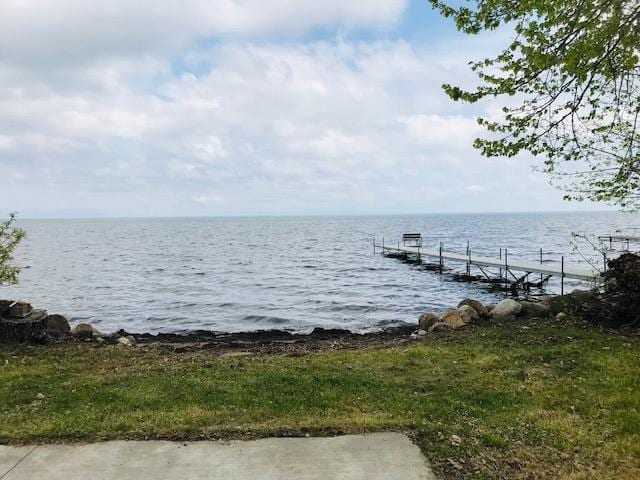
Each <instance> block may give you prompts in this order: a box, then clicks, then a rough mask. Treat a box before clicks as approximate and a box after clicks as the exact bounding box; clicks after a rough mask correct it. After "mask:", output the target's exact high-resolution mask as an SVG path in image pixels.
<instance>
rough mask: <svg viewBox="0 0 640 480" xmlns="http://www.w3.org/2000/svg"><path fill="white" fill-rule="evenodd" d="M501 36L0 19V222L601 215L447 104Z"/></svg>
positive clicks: (385, 13) (417, 26)
mask: <svg viewBox="0 0 640 480" xmlns="http://www.w3.org/2000/svg"><path fill="white" fill-rule="evenodd" d="M510 36H511V32H510V31H508V30H503V31H498V32H494V33H491V34H487V35H482V36H479V37H474V38H470V37H466V36H464V35H462V34H460V33H458V32H456V31H455V29H454V28H453V26H452V24H451V23H450V22H449V21H447V20H445V19H442V18H440V16H439V15H438V14H437V13H436V12H434V11H433V10H432V9H431V7H430V6H428V5H427V4H426V2H423V1H420V0H409V1H405V0H372V1H370V2H362V1H361V0H325V1H323V2H317V1H311V0H243V1H240V0H185V1H184V2H173V1H167V0H156V1H154V2H146V3H145V2H130V1H127V0H113V1H111V2H100V3H94V2H85V1H81V0H57V1H51V2H44V3H43V2H37V1H35V0H33V1H31V0H22V1H20V2H18V1H15V2H13V1H11V2H2V3H1V4H0V177H1V178H3V179H5V182H4V183H5V185H3V187H2V188H1V189H0V210H4V211H18V212H20V214H21V216H23V217H66V216H71V217H75V216H81V217H93V216H182V215H189V216H190V215H287V214H341V213H344V214H360V213H362V214H376V213H384V214H387V213H422V212H424V213H429V212H480V211H488V212H500V211H546V210H570V209H581V210H584V209H594V208H602V207H596V206H594V205H591V204H570V203H565V202H563V201H562V193H561V192H559V191H557V190H555V189H553V188H552V187H550V186H549V185H548V181H547V178H546V177H545V176H544V175H542V174H540V173H536V172H534V171H533V170H532V166H534V165H537V164H539V163H540V160H536V159H532V158H528V157H521V158H511V159H486V158H482V157H481V156H480V155H479V154H478V153H477V152H476V151H474V149H473V148H472V147H471V142H472V141H473V139H474V138H475V137H476V136H478V135H482V131H481V129H480V128H479V127H478V125H477V123H476V117H477V116H478V115H484V116H488V117H496V116H497V115H499V114H500V113H499V112H500V108H501V106H502V105H501V104H500V103H499V102H498V101H493V102H487V103H486V104H483V105H473V106H469V105H463V104H458V103H453V102H451V101H450V100H449V99H448V98H447V97H446V96H445V95H444V93H443V92H442V90H441V88H440V87H441V85H442V83H445V82H450V83H459V84H461V85H463V86H471V85H473V84H474V77H473V75H472V74H471V72H470V71H469V68H468V65H467V64H468V62H469V61H470V60H473V59H478V58H483V57H486V56H489V55H492V54H495V53H496V52H497V51H498V49H499V48H500V46H502V45H504V44H505V42H506V41H508V39H509V38H510Z"/></svg>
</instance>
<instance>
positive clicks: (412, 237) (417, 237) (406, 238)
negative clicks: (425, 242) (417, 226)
mask: <svg viewBox="0 0 640 480" xmlns="http://www.w3.org/2000/svg"><path fill="white" fill-rule="evenodd" d="M402 245H404V246H409V247H421V246H422V234H421V233H403V234H402Z"/></svg>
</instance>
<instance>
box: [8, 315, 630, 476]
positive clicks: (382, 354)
mask: <svg viewBox="0 0 640 480" xmlns="http://www.w3.org/2000/svg"><path fill="white" fill-rule="evenodd" d="M639 373H640V339H639V338H638V337H623V336H617V335H611V334H603V333H599V332H597V331H595V330H585V329H580V328H576V327H566V326H565V327H559V326H554V325H550V324H549V323H539V324H538V323H530V324H528V325H527V326H526V327H524V328H523V324H518V325H515V326H505V327H479V328H476V329H474V330H472V331H457V332H451V333H444V334H438V335H435V336H429V337H427V338H426V339H424V340H420V341H416V342H415V343H413V344H411V345H410V346H407V347H396V348H390V349H370V350H359V351H351V350H341V351H332V352H323V353H315V354H309V355H305V356H301V357H287V356H256V357H236V358H217V357H214V356H212V355H211V354H210V353H207V352H206V351H203V352H197V353H187V354H185V353H182V354H178V353H173V352H171V353H168V352H167V351H166V350H165V349H162V348H159V347H153V346H149V347H143V348H138V349H128V348H126V347H116V346H110V347H96V346H94V345H90V344H79V345H65V346H59V347H30V348H29V347H15V346H14V347H8V346H3V347H0V441H3V442H9V443H29V442H43V441H46V442H48V441H55V442H61V441H83V440H96V439H113V438H179V439H192V440H193V439H200V438H248V437H249V438H250V437H260V436H270V435H304V434H311V435H326V434H337V433H353V432H362V431H376V430H398V431H405V432H408V433H410V434H411V435H412V436H413V437H414V438H415V440H416V442H417V443H418V444H419V445H420V447H421V448H422V449H423V451H424V452H425V454H426V455H427V457H428V458H429V459H430V460H431V462H432V464H433V465H434V467H435V470H436V471H437V472H438V473H439V474H440V476H441V478H463V477H468V478H567V479H580V478H594V479H595V478H598V479H600V478H611V479H613V478H616V479H620V478H628V479H631V478H640V380H639ZM38 393H42V394H43V395H44V396H45V399H44V400H37V399H36V396H37V395H38ZM452 435H457V436H459V437H460V439H461V443H460V445H459V446H456V445H453V444H452V443H455V442H452V440H451V436H452Z"/></svg>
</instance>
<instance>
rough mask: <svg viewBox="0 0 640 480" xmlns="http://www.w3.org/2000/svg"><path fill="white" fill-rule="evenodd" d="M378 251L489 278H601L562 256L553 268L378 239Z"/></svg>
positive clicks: (505, 256) (504, 257)
mask: <svg viewBox="0 0 640 480" xmlns="http://www.w3.org/2000/svg"><path fill="white" fill-rule="evenodd" d="M374 249H380V250H381V251H382V253H383V254H391V255H394V254H397V255H411V256H412V257H414V258H417V259H418V260H421V258H422V257H429V258H433V259H437V260H438V262H439V263H440V265H441V266H442V265H443V262H444V260H450V261H454V262H459V263H465V264H466V265H467V271H468V269H469V267H470V266H472V265H473V266H476V267H479V268H480V270H482V273H483V274H485V275H486V273H485V271H484V270H483V267H484V268H491V267H493V268H499V269H501V276H502V271H504V272H505V277H506V274H507V272H508V273H510V274H511V275H512V276H513V278H514V279H515V280H516V282H522V280H523V279H524V278H526V277H527V276H528V275H530V274H534V273H535V274H540V275H546V276H547V278H548V277H551V276H558V277H560V278H561V279H562V281H563V280H564V279H565V278H569V279H574V280H582V281H596V280H597V278H598V277H599V276H600V272H599V271H597V270H595V269H592V268H575V267H567V266H565V265H564V257H562V259H561V262H560V265H549V264H545V263H542V262H540V263H537V262H532V261H523V260H517V259H514V258H511V257H509V255H508V252H507V250H504V256H503V258H491V257H484V256H481V255H475V254H473V253H472V252H471V251H469V253H468V254H463V253H456V252H450V251H446V250H443V249H442V248H438V249H429V248H424V247H416V246H406V245H402V244H398V245H388V244H387V245H385V244H384V242H383V243H381V244H378V243H377V242H376V241H375V240H374ZM514 271H515V272H523V273H524V276H521V277H517V276H515V275H513V273H511V272H514Z"/></svg>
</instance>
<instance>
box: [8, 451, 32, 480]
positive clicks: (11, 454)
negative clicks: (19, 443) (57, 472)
mask: <svg viewBox="0 0 640 480" xmlns="http://www.w3.org/2000/svg"><path fill="white" fill-rule="evenodd" d="M33 448H34V447H5V446H2V445H0V479H1V478H3V477H4V476H5V475H6V474H7V473H8V472H9V471H10V470H11V469H12V468H14V467H15V466H16V465H18V463H20V462H21V461H22V459H23V458H25V457H26V456H27V455H29V453H31V450H33Z"/></svg>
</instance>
